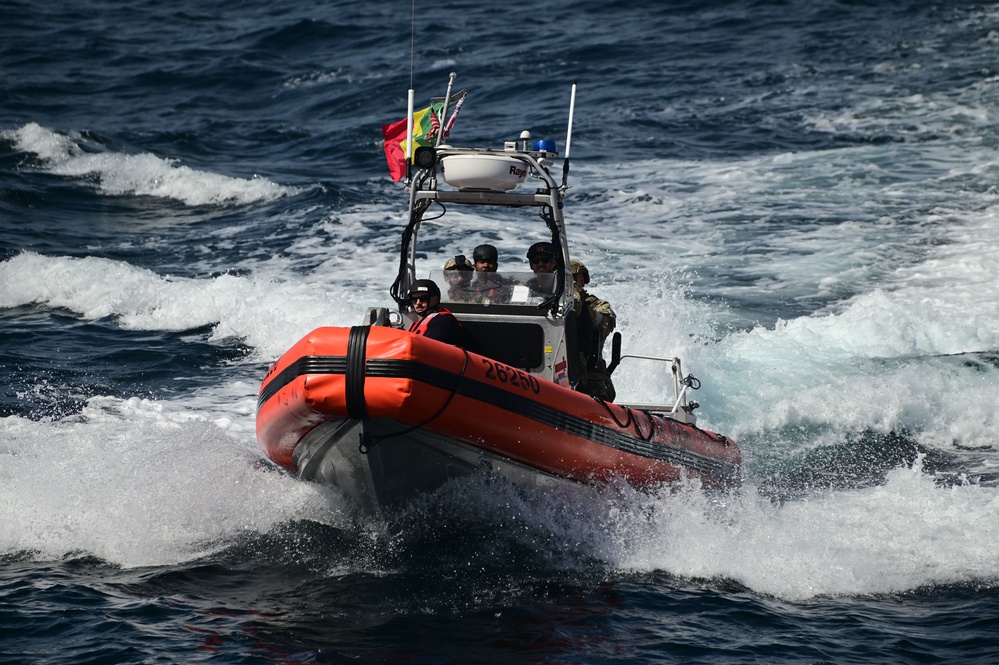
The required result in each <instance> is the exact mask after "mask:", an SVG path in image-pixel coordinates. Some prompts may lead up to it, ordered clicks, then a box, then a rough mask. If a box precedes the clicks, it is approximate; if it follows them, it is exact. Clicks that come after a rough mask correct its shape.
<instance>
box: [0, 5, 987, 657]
mask: <svg viewBox="0 0 999 665" xmlns="http://www.w3.org/2000/svg"><path fill="white" fill-rule="evenodd" d="M417 4H418V6H416V7H415V22H414V21H413V15H412V10H413V7H412V6H411V4H410V3H399V2H396V3H386V2H369V3H348V2H342V1H339V0H338V1H334V2H326V3H297V2H291V3H265V2H220V3H213V4H212V5H211V6H207V5H204V3H193V2H186V3H185V2H180V3H166V4H163V3H152V2H133V3H125V4H122V3H117V2H88V1H77V2H58V1H57V2H49V3H43V4H38V3H27V2H4V3H0V72H2V73H3V75H2V76H0V100H2V101H0V231H2V233H0V377H2V380H0V662H4V663H7V662H10V663H54V664H55V663H74V664H77V663H123V662H128V663H132V662H135V663H154V662H178V663H189V662H219V663H274V662H289V663H297V662H307V663H308V662H316V663H345V662H351V663H354V662H361V663H427V664H432V663H511V662H525V663H526V662H531V663H545V662H550V663H605V662H623V661H627V662H629V663H631V662H634V663H759V662H787V663H799V662H802V663H833V662H836V663H840V662H850V663H872V664H873V663H877V664H880V663H889V662H890V663H949V662H970V663H992V662H996V661H997V660H999V645H997V642H996V639H995V635H996V631H997V629H999V593H997V589H999V585H997V579H999V528H997V524H999V454H997V450H999V436H997V433H999V416H997V415H996V409H995V405H996V403H997V399H999V361H997V358H999V325H997V323H996V322H997V321H999V286H997V285H999V262H997V261H996V260H995V258H994V252H995V247H996V244H997V242H999V186H997V184H996V183H997V181H999V166H997V162H996V158H995V154H996V152H995V151H996V147H997V145H999V122H997V117H999V116H997V113H999V68H997V64H996V63H997V62H999V61H997V59H996V55H997V49H999V6H997V5H994V4H982V3H972V2H944V3H926V2H916V1H909V2H897V3H891V4H890V6H884V3H868V2H833V1H830V0H821V1H818V2H796V1H791V2H763V1H760V2H751V1H749V0H742V1H738V2H696V3H695V2H662V3H653V4H652V5H651V6H648V7H645V6H641V3H607V2H603V3H598V2H590V1H586V2H566V1H562V0H545V1H543V2H541V3H512V4H511V3H507V4H504V5H489V4H486V3H477V2H463V1H445V2H443V3H437V4H436V5H419V3H417ZM411 45H412V50H411ZM411 65H412V69H411ZM452 71H453V72H456V73H457V75H458V77H457V80H456V87H458V88H467V89H468V91H469V96H468V100H467V101H466V103H465V105H464V107H463V108H462V111H461V115H460V117H459V118H458V120H457V122H456V124H455V130H454V132H453V134H452V141H453V142H454V143H455V144H457V145H479V146H486V147H499V145H501V142H502V141H505V140H511V139H514V138H516V137H517V136H518V135H519V134H520V132H521V131H522V130H524V129H530V131H531V132H532V133H533V135H534V136H535V137H548V138H552V139H554V140H557V141H558V142H559V145H560V148H562V149H564V144H565V138H566V132H567V118H568V111H569V97H570V86H571V84H572V83H573V82H576V83H577V85H578V92H577V101H576V108H575V122H574V125H573V127H572V144H571V146H572V153H571V157H572V169H571V177H570V184H571V185H572V189H571V190H570V192H571V193H570V197H569V203H568V207H567V210H566V217H567V220H568V223H569V225H570V226H569V229H570V230H569V233H570V246H571V247H572V248H573V252H574V255H578V256H580V257H581V258H583V259H584V260H585V261H586V262H587V264H588V265H590V270H591V273H592V274H593V277H594V281H593V284H592V285H591V286H592V287H593V290H594V291H595V292H596V293H597V294H598V295H600V296H601V297H604V298H606V299H608V300H610V301H611V302H613V303H614V306H615V309H616V310H617V312H618V316H619V321H620V324H619V325H620V329H621V330H622V332H623V333H624V335H625V338H626V340H627V342H626V343H628V344H631V345H633V346H632V347H631V350H632V351H633V352H643V351H644V352H647V353H653V354H657V355H674V354H676V355H681V356H682V357H683V358H684V367H685V369H686V370H688V371H691V372H693V373H694V374H696V375H697V376H698V378H700V379H701V380H702V382H703V384H704V387H703V389H702V390H701V392H699V393H698V394H697V395H696V396H695V397H696V399H697V401H699V402H700V403H701V404H702V405H703V406H702V409H701V411H700V412H699V413H701V414H702V415H701V422H702V423H703V424H704V425H705V426H707V427H710V428H711V429H714V430H717V431H721V432H724V433H726V434H729V435H730V436H733V437H734V438H736V439H737V440H738V441H739V442H740V444H741V446H742V448H743V450H744V454H745V475H746V481H745V484H744V487H743V488H742V490H741V491H740V492H738V493H735V494H732V495H725V496H705V495H704V494H703V493H701V492H700V491H699V490H698V489H697V488H693V487H683V488H679V489H676V490H675V491H672V492H670V491H664V492H662V493H661V494H654V495H645V494H640V493H637V492H635V491H633V490H631V489H630V488H628V487H626V486H620V487H615V488H613V489H612V490H611V491H609V492H607V493H606V494H605V495H604V496H601V497H596V498H594V497H592V496H589V495H580V496H574V495H567V494H564V493H563V494H558V493H547V492H525V491H523V490H517V489H515V488H511V487H508V486H505V485H504V484H502V483H498V482H495V481H492V480H491V479H489V478H472V479H467V480H464V481H461V482H457V483H455V484H454V485H453V486H448V487H445V488H444V489H443V490H442V491H441V492H440V493H438V494H437V495H435V496H431V497H426V498H425V500H424V501H422V502H420V503H418V504H416V505H414V506H412V507H411V509H410V511H409V512H407V513H406V514H405V515H403V516H402V517H401V518H400V519H399V521H398V522H396V523H394V524H392V525H384V524H380V523H369V522H366V521H364V520H363V519H361V518H360V517H359V516H357V515H356V514H354V513H353V512H352V511H351V510H350V508H349V507H348V506H347V505H346V504H345V503H344V501H343V500H342V498H341V497H339V496H338V495H337V494H336V493H335V492H333V491H331V490H327V489H324V488H321V487H317V486H314V485H311V484H307V483H300V482H298V481H296V480H294V479H293V478H290V477H288V476H287V475H286V474H284V473H282V472H280V471H278V470H276V469H274V468H273V467H272V466H271V465H270V464H269V463H267V462H266V461H265V460H263V459H262V456H261V453H260V452H259V449H258V448H257V445H256V441H255V436H254V410H255V396H256V391H257V389H258V387H259V383H260V380H261V378H262V376H263V373H264V371H265V370H266V368H267V366H268V365H269V364H270V363H271V362H273V360H274V359H276V357H277V356H278V355H280V354H281V353H282V352H283V351H284V350H285V349H286V348H288V347H289V346H290V345H291V344H293V343H294V342H295V341H296V340H297V339H298V338H300V337H301V336H302V335H304V334H305V333H306V332H308V331H309V330H311V329H312V328H314V327H316V326H319V325H327V324H332V325H355V324H357V323H359V322H360V320H361V316H362V315H363V313H364V311H365V309H366V308H367V307H369V306H375V305H387V304H388V302H389V298H388V287H389V285H390V284H391V281H392V279H393V277H394V270H395V265H396V263H397V251H398V246H399V232H400V231H401V229H402V227H403V225H404V218H405V204H406V196H405V194H404V192H403V189H402V186H401V185H399V184H396V183H393V182H392V181H391V180H390V179H389V178H388V173H387V168H386V165H385V161H384V156H383V153H382V146H381V126H382V124H384V123H388V122H393V121H395V120H398V119H400V118H401V117H403V115H404V114H405V108H406V91H407V89H408V88H409V87H410V86H411V85H412V87H413V88H414V89H415V91H416V103H417V105H423V104H425V103H426V100H427V99H428V98H429V97H431V96H438V95H441V94H443V92H444V88H445V86H446V84H447V79H448V74H449V73H450V72H452ZM484 214H485V213H484ZM450 231H452V230H451V229H435V228H433V227H432V225H431V228H429V229H428V230H427V235H428V236H429V237H430V238H431V239H432V240H433V239H435V238H438V239H439V243H440V247H441V254H442V256H446V255H447V254H449V253H450V254H453V253H457V252H459V251H463V252H465V253H467V252H468V250H469V249H470V248H471V247H473V246H474V245H475V244H477V243H478V242H480V241H484V240H489V241H492V242H495V243H496V244H497V245H498V246H500V251H501V260H502V261H503V262H504V263H516V262H518V261H519V262H523V261H524V259H523V256H522V254H523V248H525V247H526V246H527V245H529V244H530V241H532V239H530V238H527V237H526V234H527V232H526V230H524V229H521V228H518V227H517V226H515V225H514V224H512V223H509V222H508V220H504V219H499V218H489V217H488V214H486V216H485V217H484V218H483V219H482V220H480V221H479V224H478V226H474V225H473V228H472V230H467V229H466V230H463V231H460V233H463V234H464V235H462V236H461V237H460V238H459V240H458V243H459V244H457V245H451V244H449V243H453V242H454V240H453V238H452V237H451V236H449V235H447V232H450ZM441 260H443V259H441ZM615 380H616V383H617V385H618V393H619V395H620V396H621V398H622V399H624V400H630V401H651V400H652V399H654V398H655V397H656V396H657V395H658V393H659V391H661V390H663V389H664V386H665V385H666V383H667V377H664V376H662V375H661V374H660V373H659V372H658V371H657V370H655V369H653V370H649V369H648V368H645V367H638V366H635V367H629V366H625V365H622V367H621V369H620V370H619V371H618V373H617V374H615Z"/></svg>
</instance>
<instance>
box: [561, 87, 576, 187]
mask: <svg viewBox="0 0 999 665" xmlns="http://www.w3.org/2000/svg"><path fill="white" fill-rule="evenodd" d="M575 109H576V82H575V81H573V82H572V94H571V95H570V96H569V128H568V129H567V130H566V132H565V161H563V162H562V189H565V187H566V182H567V181H568V180H569V148H570V147H572V114H573V111H574V110H575Z"/></svg>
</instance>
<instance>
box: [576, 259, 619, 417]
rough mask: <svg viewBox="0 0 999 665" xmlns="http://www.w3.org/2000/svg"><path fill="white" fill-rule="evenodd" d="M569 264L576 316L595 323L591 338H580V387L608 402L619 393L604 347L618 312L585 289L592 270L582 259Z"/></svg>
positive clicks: (581, 389)
mask: <svg viewBox="0 0 999 665" xmlns="http://www.w3.org/2000/svg"><path fill="white" fill-rule="evenodd" d="M569 266H570V267H571V268H572V281H573V282H574V283H575V284H574V288H573V294H572V295H573V302H574V303H575V306H576V316H577V317H584V320H585V319H589V321H590V322H591V324H592V327H591V330H592V332H591V333H590V335H591V338H590V339H589V340H583V339H581V340H580V349H581V352H582V353H583V355H584V358H583V360H584V361H585V362H584V368H585V372H584V373H583V375H582V376H583V378H582V380H581V381H580V385H579V386H577V389H578V390H580V391H582V392H584V393H586V394H588V395H593V396H594V397H597V398H599V399H602V400H604V401H605V402H613V401H614V397H615V396H616V395H617V392H616V391H615V390H614V383H613V382H612V381H611V376H610V373H609V372H608V371H607V362H606V361H605V360H604V356H603V349H604V342H606V341H607V337H609V336H610V334H611V332H612V331H613V330H614V325H615V324H616V323H617V314H615V313H614V310H613V309H612V308H611V305H610V303H609V302H607V301H606V300H601V299H600V298H598V297H596V296H595V295H593V294H591V293H588V292H587V291H586V289H585V288H584V287H585V286H586V285H587V284H589V283H590V271H589V270H587V268H586V266H585V265H583V263H582V261H577V260H575V259H573V260H572V261H570V262H569Z"/></svg>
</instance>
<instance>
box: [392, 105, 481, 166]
mask: <svg viewBox="0 0 999 665" xmlns="http://www.w3.org/2000/svg"><path fill="white" fill-rule="evenodd" d="M465 94H466V91H465V90H462V91H461V92H456V93H454V94H453V95H451V99H450V101H449V102H448V108H449V110H451V119H450V120H448V122H447V124H446V125H444V136H447V135H448V134H450V133H451V125H453V124H454V119H455V116H457V115H458V111H459V110H460V109H461V104H462V102H464V101H465ZM443 110H444V98H443V97H432V98H431V99H430V106H428V107H427V108H425V109H421V110H419V111H415V112H414V113H413V152H416V149H417V148H419V147H420V146H422V145H430V146H432V145H434V144H435V143H436V142H437V134H438V132H440V131H441V117H440V116H441V111H443ZM382 136H384V137H385V159H386V161H387V162H388V168H389V175H391V176H392V179H393V180H395V181H397V182H398V181H399V180H402V177H403V176H404V175H406V118H403V119H402V120H399V121H398V122H393V123H391V124H388V125H382Z"/></svg>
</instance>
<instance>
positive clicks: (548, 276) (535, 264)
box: [527, 242, 556, 295]
mask: <svg viewBox="0 0 999 665" xmlns="http://www.w3.org/2000/svg"><path fill="white" fill-rule="evenodd" d="M527 261H528V262H529V263H530V264H531V270H533V271H534V277H532V278H531V279H530V281H529V282H527V286H528V287H529V288H530V289H531V294H532V295H548V294H550V293H552V292H553V291H554V290H555V268H556V263H555V246H554V245H552V244H551V243H550V242H536V243H534V244H533V245H531V247H530V249H528V250H527Z"/></svg>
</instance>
